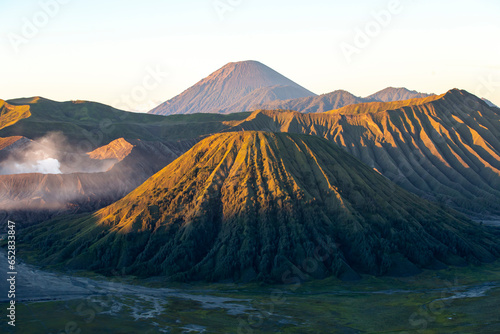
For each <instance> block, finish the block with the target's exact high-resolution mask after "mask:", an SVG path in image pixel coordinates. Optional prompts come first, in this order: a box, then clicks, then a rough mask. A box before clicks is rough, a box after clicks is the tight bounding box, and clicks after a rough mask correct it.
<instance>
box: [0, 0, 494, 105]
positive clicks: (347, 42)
mask: <svg viewBox="0 0 500 334" xmlns="http://www.w3.org/2000/svg"><path fill="white" fill-rule="evenodd" d="M0 12H1V13H2V19H1V20H0V27H1V30H0V31H1V39H0V98H1V99H12V98H17V97H26V96H43V97H46V98H49V99H53V100H57V101H66V100H73V99H81V100H91V101H98V102H102V103H105V104H110V105H113V106H116V107H120V108H122V109H126V110H133V111H147V110H149V109H151V108H153V107H154V106H156V105H157V104H159V103H161V102H164V101H166V100H168V99H170V98H172V97H174V96H175V95H177V94H179V93H181V92H182V91H183V90H185V89H187V88H188V87H190V86H191V85H193V84H195V83H196V82H197V81H199V80H200V79H202V78H204V77H206V76H207V75H209V74H210V73H211V72H213V71H215V70H217V69H218V68H220V67H222V66H223V65H225V64H226V63H228V62H231V61H241V60H258V61H260V62H262V63H264V64H266V65H268V66H270V67H272V68H273V69H275V70H276V71H278V72H280V73H281V74H283V75H285V76H287V77H288V78H290V79H292V80H294V81H295V82H297V83H299V84H300V85H302V86H304V87H305V88H307V89H309V90H311V91H313V92H315V93H317V94H322V93H328V92H331V91H334V90H337V89H345V90H348V91H350V92H351V93H353V94H355V95H359V96H367V95H369V94H372V93H374V92H376V91H378V90H380V89H383V88H385V87H388V86H394V87H402V86H404V87H407V88H409V89H414V90H418V91H421V92H426V93H431V92H432V93H443V92H446V91H447V90H449V89H452V88H461V89H466V90H468V91H469V92H471V93H473V94H476V95H479V96H480V97H485V98H488V99H489V100H491V101H492V102H494V103H496V104H497V105H500V44H499V42H498V40H499V37H498V36H500V1H498V0H475V1H472V0H468V1H465V0H453V1H451V0H440V1H435V0H432V1H431V0H399V1H398V0H371V1H368V0H359V1H352V2H351V3H347V2H346V1H333V0H316V1H314V0H312V1H303V0H301V1H296V0H266V1H264V0H191V1H189V0H188V1H186V0H184V1H180V0H179V1H173V0H141V1H136V0H120V1H117V0H100V1H97V0H85V1H84V0H23V1H18V0H0ZM375 13H379V14H378V15H376V14H375ZM387 13H389V15H387ZM377 17H378V18H377ZM360 32H361V33H360Z"/></svg>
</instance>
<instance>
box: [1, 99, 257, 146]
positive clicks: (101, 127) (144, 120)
mask: <svg viewBox="0 0 500 334" xmlns="http://www.w3.org/2000/svg"><path fill="white" fill-rule="evenodd" d="M9 103H10V105H11V106H12V107H0V108H2V109H1V110H2V111H1V112H2V114H1V115H0V137H10V136H25V137H28V138H30V139H35V138H38V137H42V136H44V135H46V134H47V133H49V132H61V133H63V134H64V135H65V136H66V137H67V138H68V140H69V141H70V142H71V143H72V144H76V145H78V147H80V148H82V149H83V148H84V149H86V150H88V151H90V150H93V149H95V148H98V147H100V146H103V145H106V144H108V143H109V142H111V141H113V140H115V139H119V138H124V139H131V140H134V139H142V140H148V141H161V142H165V141H178V140H191V139H195V138H199V137H200V136H204V135H208V134H213V133H216V132H219V131H221V130H223V129H227V128H228V127H229V125H230V124H231V121H234V120H241V119H243V118H245V116H248V115H249V114H244V113H243V114H237V115H199V114H196V115H179V116H171V117H162V116H157V115H148V114H139V113H132V112H125V111H122V110H118V109H114V108H112V107H110V106H107V105H104V104H100V103H95V102H86V101H70V102H56V101H51V100H47V99H44V98H39V97H37V98H25V99H16V100H11V101H9ZM9 108H11V109H12V108H15V109H14V110H16V112H15V113H14V112H12V111H10V112H9V110H11V109H9ZM4 110H6V111H4Z"/></svg>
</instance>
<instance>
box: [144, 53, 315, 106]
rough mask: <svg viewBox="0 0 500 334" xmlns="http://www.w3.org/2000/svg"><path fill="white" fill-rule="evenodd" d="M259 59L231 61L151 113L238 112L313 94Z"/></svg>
mask: <svg viewBox="0 0 500 334" xmlns="http://www.w3.org/2000/svg"><path fill="white" fill-rule="evenodd" d="M313 95H315V94H314V93H312V92H310V91H308V90H307V89H305V88H303V87H301V86H299V85H298V84H296V83H295V82H293V81H291V80H290V79H288V78H286V77H284V76H282V75H281V74H279V73H278V72H276V71H274V70H273V69H271V68H269V67H267V66H266V65H264V64H261V63H259V62H257V61H243V62H237V63H229V64H227V65H225V66H224V67H222V68H221V69H219V70H217V71H216V72H214V73H212V74H211V75H209V76H208V77H207V78H205V79H203V80H201V81H200V82H198V83H197V84H195V85H194V86H192V87H190V88H188V89H187V90H186V91H184V92H183V93H182V94H180V95H178V96H176V97H174V98H173V99H171V100H169V101H167V102H165V103H163V104H161V105H159V106H158V107H156V108H154V109H153V110H151V111H150V112H149V113H150V114H157V115H172V114H193V113H235V112H243V111H248V108H249V107H250V106H252V105H255V104H259V103H264V102H268V101H272V100H275V99H291V98H301V97H306V96H313Z"/></svg>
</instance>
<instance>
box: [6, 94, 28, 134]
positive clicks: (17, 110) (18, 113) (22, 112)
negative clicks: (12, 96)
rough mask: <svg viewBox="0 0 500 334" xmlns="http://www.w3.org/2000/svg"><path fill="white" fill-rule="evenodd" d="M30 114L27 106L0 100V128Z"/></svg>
mask: <svg viewBox="0 0 500 334" xmlns="http://www.w3.org/2000/svg"><path fill="white" fill-rule="evenodd" d="M30 116H31V113H30V108H29V106H27V105H23V106H16V105H12V104H9V103H7V102H5V101H4V100H0V130H1V129H3V128H6V127H8V126H10V125H12V124H15V123H16V122H18V121H20V120H22V119H24V118H28V117H30Z"/></svg>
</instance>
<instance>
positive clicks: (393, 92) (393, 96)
mask: <svg viewBox="0 0 500 334" xmlns="http://www.w3.org/2000/svg"><path fill="white" fill-rule="evenodd" d="M432 95H433V94H426V93H419V92H417V91H414V90H409V89H407V88H394V87H388V88H385V89H382V90H381V91H379V92H376V93H375V94H372V95H370V96H367V97H366V98H367V99H369V100H375V101H381V102H393V101H402V100H411V99H420V98H424V97H429V96H432Z"/></svg>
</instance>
